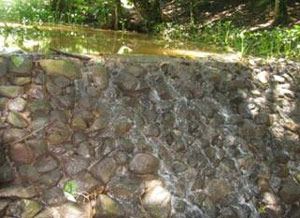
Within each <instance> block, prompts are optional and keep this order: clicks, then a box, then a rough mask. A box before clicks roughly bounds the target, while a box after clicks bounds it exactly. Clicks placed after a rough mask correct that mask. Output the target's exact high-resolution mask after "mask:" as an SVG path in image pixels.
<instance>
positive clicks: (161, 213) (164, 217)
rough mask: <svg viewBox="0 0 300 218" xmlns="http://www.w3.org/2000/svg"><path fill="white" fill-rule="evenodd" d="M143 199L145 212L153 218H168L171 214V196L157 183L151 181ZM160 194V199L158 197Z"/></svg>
mask: <svg viewBox="0 0 300 218" xmlns="http://www.w3.org/2000/svg"><path fill="white" fill-rule="evenodd" d="M149 183H150V184H148V185H147V186H148V187H147V189H148V190H147V191H146V193H145V194H144V196H143V198H142V202H143V206H144V207H145V210H146V211H147V212H148V213H149V214H150V215H151V217H153V218H168V217H169V216H170V214H171V208H172V206H171V194H170V193H169V192H168V191H167V190H166V189H165V188H164V187H162V186H161V184H160V183H157V181H150V182H149ZM158 193H159V197H157V195H158Z"/></svg>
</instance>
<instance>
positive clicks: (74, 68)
mask: <svg viewBox="0 0 300 218" xmlns="http://www.w3.org/2000/svg"><path fill="white" fill-rule="evenodd" d="M40 65H41V67H42V68H43V70H44V71H45V72H46V73H47V75H50V76H52V75H53V76H58V75H61V76H65V77H67V78H69V79H76V78H79V77H80V75H81V74H80V67H81V66H80V65H79V64H78V63H77V62H75V61H71V60H51V59H45V60H40Z"/></svg>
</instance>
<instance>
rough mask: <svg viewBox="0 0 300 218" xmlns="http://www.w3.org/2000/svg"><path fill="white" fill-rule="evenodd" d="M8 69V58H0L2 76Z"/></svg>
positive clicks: (0, 74) (0, 73)
mask: <svg viewBox="0 0 300 218" xmlns="http://www.w3.org/2000/svg"><path fill="white" fill-rule="evenodd" d="M7 71H8V60H7V59H6V58H2V57H1V58H0V76H5V75H6V74H7Z"/></svg>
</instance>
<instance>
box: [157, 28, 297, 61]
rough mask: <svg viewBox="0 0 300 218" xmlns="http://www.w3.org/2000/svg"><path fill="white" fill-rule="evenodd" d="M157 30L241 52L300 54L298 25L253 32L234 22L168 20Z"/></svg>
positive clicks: (174, 36) (262, 54) (172, 37)
mask: <svg viewBox="0 0 300 218" xmlns="http://www.w3.org/2000/svg"><path fill="white" fill-rule="evenodd" d="M156 31H157V32H160V33H163V36H164V38H165V39H167V40H173V39H180V40H188V41H196V42H201V43H205V44H207V45H217V46H219V47H223V48H227V49H229V50H235V51H238V52H241V54H242V55H258V56H265V57H273V56H275V57H288V58H293V57H300V26H299V25H294V26H293V27H291V28H281V27H276V28H274V29H271V30H262V31H255V32H253V31H250V30H249V29H245V28H239V27H235V26H234V25H233V24H232V23H231V22H219V23H217V24H214V25H206V26H205V27H203V28H196V27H195V26H194V25H179V24H173V23H166V24H162V25H159V26H157V27H156Z"/></svg>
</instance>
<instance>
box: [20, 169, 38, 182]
mask: <svg viewBox="0 0 300 218" xmlns="http://www.w3.org/2000/svg"><path fill="white" fill-rule="evenodd" d="M18 172H19V174H20V176H21V178H22V179H23V181H25V182H29V183H35V182H37V181H38V180H39V177H40V175H39V173H38V172H37V170H36V169H35V168H34V167H33V166H31V165H22V166H19V167H18Z"/></svg>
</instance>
